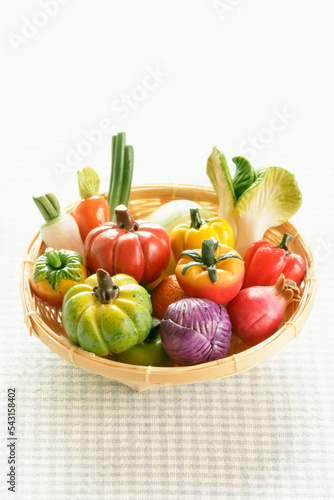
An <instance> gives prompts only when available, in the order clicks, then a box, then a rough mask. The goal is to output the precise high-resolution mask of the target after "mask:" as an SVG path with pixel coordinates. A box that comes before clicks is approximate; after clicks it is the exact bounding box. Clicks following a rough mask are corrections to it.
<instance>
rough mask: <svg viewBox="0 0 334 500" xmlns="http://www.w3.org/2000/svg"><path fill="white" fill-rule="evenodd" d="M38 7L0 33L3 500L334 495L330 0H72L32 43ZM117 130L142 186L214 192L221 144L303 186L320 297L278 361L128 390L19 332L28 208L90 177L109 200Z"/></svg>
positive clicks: (305, 225)
mask: <svg viewBox="0 0 334 500" xmlns="http://www.w3.org/2000/svg"><path fill="white" fill-rule="evenodd" d="M51 3H52V2H50V4H51ZM41 4H42V3H41V2H39V3H38V2H37V1H36V2H35V1H32V0H31V1H30V2H23V0H20V1H17V2H14V3H13V4H11V5H10V6H9V4H8V3H6V9H5V10H6V13H5V14H3V16H4V20H5V25H4V27H3V33H2V38H1V45H2V48H3V54H4V57H3V65H2V78H1V79H2V87H3V91H2V98H3V104H2V110H3V111H2V119H1V120H2V127H1V134H0V147H1V157H2V162H1V182H0V185H1V188H0V189H1V196H0V209H1V227H0V238H1V239H0V243H1V250H0V251H1V260H0V262H1V288H0V313H1V348H0V377H1V378H0V387H1V391H0V400H1V404H0V412H1V414H0V499H1V500H2V499H3V500H7V499H11V498H17V499H19V500H30V499H34V500H48V499H51V500H53V499H55V500H72V499H78V500H85V499H87V500H88V499H89V500H95V499H98V500H100V499H104V498H108V499H109V498H112V499H115V500H117V499H122V500H123V499H125V500H131V499H136V500H137V499H143V500H144V499H145V500H146V499H166V500H174V499H181V498H182V499H189V500H190V499H191V500H193V499H194V500H195V499H196V500H197V499H202V498H203V499H206V498H233V499H254V500H255V499H258V498H265V499H267V498H268V499H269V498H270V499H282V500H283V499H288V498H291V499H300V500H304V499H312V500H314V499H330V498H334V485H333V472H334V471H333V464H334V460H333V458H334V457H333V449H334V432H333V430H334V429H333V427H334V419H333V409H334V401H333V383H334V369H333V366H334V363H333V354H334V349H333V348H334V342H333V337H334V331H333V324H334V317H333V311H334V307H333V292H332V289H333V277H334V276H333V269H334V265H333V253H334V239H333V236H334V235H333V187H334V186H333V184H334V177H333V168H332V156H333V148H332V137H333V116H334V114H333V92H332V89H333V57H332V54H333V48H334V47H333V29H332V16H333V5H332V2H330V1H329V0H328V1H327V0H322V1H320V2H317V3H315V2H313V1H305V0H304V1H301V0H295V1H294V2H290V1H288V0H280V1H276V0H271V1H264V0H260V1H258V2H255V3H254V2H247V1H246V0H245V1H244V2H242V1H240V2H235V1H232V0H223V1H221V2H214V1H209V0H202V1H199V0H196V1H190V0H183V1H182V2H180V1H176V0H172V1H168V2H167V1H158V2H157V1H155V2H153V1H149V0H143V1H142V2H135V1H129V0H127V1H124V2H114V1H111V2H104V1H99V0H98V1H96V2H94V4H93V3H91V2H89V1H88V0H83V1H81V2H75V1H74V0H73V1H72V2H68V3H66V2H63V3H62V5H60V3H59V9H58V11H57V12H56V13H55V14H54V15H53V16H51V15H48V17H47V22H46V23H45V16H44V24H45V25H44V26H42V27H39V28H38V29H37V31H36V29H35V31H33V32H31V33H33V35H32V34H30V38H29V37H28V36H27V34H29V28H27V27H26V28H24V27H25V26H27V25H28V24H29V23H28V21H31V22H33V21H34V22H35V24H36V23H37V24H38V16H37V17H36V15H37V14H36V13H38V12H40V10H41V7H40V5H41ZM54 9H55V8H54ZM3 10H4V9H3ZM54 12H55V11H54ZM27 20H28V21H27ZM27 23H28V24H27ZM40 23H42V18H40ZM30 29H31V28H30ZM10 33H16V34H18V35H20V36H23V35H22V33H23V34H25V35H24V36H23V38H24V39H25V42H24V41H23V42H22V40H21V41H20V42H19V41H18V40H16V42H15V38H14V39H13V36H11V35H10ZM13 40H14V41H13ZM157 67H159V68H160V72H162V73H164V75H163V76H161V75H160V76H159V75H158V76H156V79H155V80H154V81H153V80H152V79H151V80H150V83H151V84H152V82H153V83H157V85H156V86H155V88H154V89H151V90H148V89H146V95H145V96H144V93H143V91H142V90H140V89H139V90H138V86H139V87H141V88H142V87H143V81H144V79H145V78H148V75H149V74H151V73H152V68H153V70H155V71H156V68H157ZM159 79H160V81H159ZM145 81H148V80H147V79H146V80H145ZM124 93H125V94H127V95H130V96H132V97H131V99H132V100H130V104H131V105H128V104H124V102H125V101H124V99H127V97H126V96H125V97H124V95H123V94H124ZM143 96H144V97H143ZM120 105H122V106H123V111H120V110H119V107H120ZM124 107H125V109H124ZM111 108H113V109H112V110H111ZM277 113H278V114H280V116H281V115H282V114H283V117H284V116H285V118H283V119H281V121H280V122H279V124H280V127H279V128H280V130H278V129H277V127H276V129H275V130H274V131H273V129H272V127H273V124H274V123H276V125H277V123H278V122H277V121H275V118H274V117H275V116H277ZM107 118H110V119H111V120H112V122H113V126H112V127H111V128H112V129H113V130H109V132H105V133H103V140H101V141H100V142H99V138H100V136H99V135H97V136H96V137H95V142H96V143H97V144H95V145H94V144H93V145H92V142H93V140H92V141H91V143H90V144H91V147H90V151H89V152H88V153H87V151H86V152H85V151H84V146H83V145H82V144H81V146H80V142H82V141H84V140H86V139H87V136H90V133H91V132H92V130H93V129H94V130H96V129H97V128H98V127H100V123H101V120H103V119H107ZM274 128H275V127H274ZM120 130H126V132H127V137H128V143H130V144H133V145H134V148H135V155H136V164H135V176H134V184H141V183H144V182H162V183H163V182H170V181H172V182H190V183H194V184H196V183H197V184H204V185H209V181H208V178H207V177H206V174H205V163H206V158H207V156H208V155H209V154H210V150H211V147H212V146H213V145H215V144H217V145H218V146H219V147H220V148H222V149H223V150H224V151H225V153H226V155H227V157H228V159H229V161H230V159H231V158H232V156H234V155H237V154H244V155H245V156H248V157H249V158H250V159H251V160H252V162H253V164H254V165H255V166H256V167H260V166H262V165H273V164H275V165H280V166H282V167H285V168H288V169H290V170H291V171H292V172H293V173H294V174H295V175H296V178H297V179H298V182H299V184H300V187H301V189H302V192H303V197H304V203H303V207H302V209H301V210H300V212H299V213H298V214H297V215H296V216H295V217H294V218H293V222H294V223H295V225H296V226H297V227H298V229H299V230H300V231H301V232H302V233H303V234H305V235H306V237H307V239H308V241H309V242H310V244H311V246H312V248H313V251H314V255H315V257H316V260H317V274H318V278H319V288H318V293H317V299H316V303H315V305H314V308H313V310H312V312H311V315H310V317H309V319H308V321H307V323H306V325H305V327H304V329H303V331H302V333H301V334H300V336H299V337H298V338H297V339H296V340H294V341H293V342H292V343H291V344H289V345H288V346H287V347H286V348H285V349H284V350H283V351H281V352H280V353H278V354H277V355H275V356H274V357H272V358H270V359H268V360H266V361H265V362H263V363H261V364H260V365H258V366H256V367H255V368H253V369H252V370H250V371H248V372H245V373H243V374H240V375H238V376H234V377H231V378H228V379H224V380H220V381H214V382H207V383H202V384H196V385H190V386H177V387H166V388H161V389H159V390H154V391H148V392H144V393H135V392H133V391H131V390H130V389H129V388H127V387H126V386H123V385H120V384H119V383H117V382H112V381H109V380H107V379H103V378H101V377H99V376H97V375H93V374H90V373H88V372H84V371H82V370H80V369H79V368H75V367H73V366H71V365H69V364H67V363H66V362H65V361H64V360H62V359H61V358H60V357H58V356H57V355H56V354H54V353H53V352H52V351H50V350H49V349H48V348H47V347H46V346H44V345H43V344H42V343H41V342H39V340H38V339H36V338H35V337H32V338H30V337H29V334H28V330H27V328H26V327H25V325H24V323H23V314H22V312H21V304H20V300H19V293H18V283H19V278H20V263H21V261H22V259H23V257H24V254H25V250H26V248H27V246H28V243H29V241H30V239H31V238H32V236H33V234H34V233H35V232H36V231H37V229H38V228H39V226H40V224H41V222H42V221H41V217H40V214H39V213H38V212H37V210H36V207H35V206H34V204H33V203H32V201H31V195H32V194H41V193H45V192H50V191H51V192H55V193H56V194H57V195H58V196H59V199H60V202H61V204H62V205H63V206H65V205H66V204H68V203H70V202H72V201H74V200H75V199H77V198H78V192H77V185H76V170H77V169H78V168H83V167H84V166H87V165H90V166H92V167H94V168H96V170H98V172H99V174H100V176H101V187H102V189H103V190H106V189H107V185H108V177H109V163H110V162H109V155H110V152H109V148H110V146H109V143H110V136H111V134H112V133H113V132H115V131H120ZM268 130H269V131H268ZM254 137H255V142H254ZM254 144H255V146H254ZM86 149H87V145H86ZM73 151H74V153H76V157H75V158H72V159H71V158H67V155H69V154H70V152H71V154H72V155H73ZM74 156H75V155H74ZM9 387H15V389H16V391H17V399H16V408H17V422H16V432H17V437H18V440H17V447H16V452H17V464H16V466H17V484H16V493H15V494H14V493H11V492H9V491H8V490H7V486H8V485H7V484H6V480H7V478H6V474H7V473H8V470H9V468H8V467H9V465H8V463H7V459H8V448H7V447H6V445H7V390H8V388H9Z"/></svg>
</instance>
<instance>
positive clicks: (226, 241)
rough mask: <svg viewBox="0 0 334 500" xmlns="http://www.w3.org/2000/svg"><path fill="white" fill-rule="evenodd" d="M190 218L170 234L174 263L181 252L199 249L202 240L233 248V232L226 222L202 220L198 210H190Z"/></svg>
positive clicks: (215, 219)
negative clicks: (209, 240)
mask: <svg viewBox="0 0 334 500" xmlns="http://www.w3.org/2000/svg"><path fill="white" fill-rule="evenodd" d="M190 217H191V220H190V221H189V222H187V223H185V224H180V225H178V226H176V227H175V228H174V229H173V231H172V232H171V234H170V239H171V245H172V250H173V254H174V257H175V260H176V262H177V261H178V258H179V255H180V253H181V252H183V251H184V250H193V249H196V248H201V247H202V242H203V241H204V240H208V239H214V240H218V241H219V243H221V244H223V245H228V246H229V247H232V248H233V247H234V235H233V230H232V227H231V226H230V224H229V223H228V222H227V221H226V220H224V219H221V218H220V217H211V218H210V219H208V220H202V219H201V216H200V213H199V210H198V208H191V209H190Z"/></svg>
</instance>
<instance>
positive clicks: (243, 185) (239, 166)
mask: <svg viewBox="0 0 334 500" xmlns="http://www.w3.org/2000/svg"><path fill="white" fill-rule="evenodd" d="M232 161H233V163H234V164H235V166H236V171H235V175H234V177H233V187H234V191H235V195H236V197H237V199H239V198H240V196H241V195H242V193H243V192H244V191H246V189H248V188H249V187H250V186H251V185H252V184H253V182H254V181H255V171H254V168H253V167H252V165H251V164H250V163H249V161H248V160H246V158H244V157H243V156H235V157H234V158H232Z"/></svg>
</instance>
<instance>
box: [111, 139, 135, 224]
mask: <svg viewBox="0 0 334 500" xmlns="http://www.w3.org/2000/svg"><path fill="white" fill-rule="evenodd" d="M133 166H134V153H133V147H132V146H126V137H125V132H119V133H118V134H117V135H114V136H113V138H112V149H111V174H110V185H109V191H108V203H109V208H110V216H111V220H115V216H114V211H115V208H116V207H117V206H118V205H125V206H127V205H128V201H129V196H130V190H131V183H132V176H133Z"/></svg>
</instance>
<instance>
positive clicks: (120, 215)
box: [85, 205, 171, 284]
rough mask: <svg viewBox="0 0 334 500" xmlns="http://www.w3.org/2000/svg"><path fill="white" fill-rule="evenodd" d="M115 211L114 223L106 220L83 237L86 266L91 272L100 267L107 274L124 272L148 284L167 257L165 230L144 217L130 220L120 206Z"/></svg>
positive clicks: (123, 208) (163, 268)
mask: <svg viewBox="0 0 334 500" xmlns="http://www.w3.org/2000/svg"><path fill="white" fill-rule="evenodd" d="M115 214H116V222H107V223H106V224H103V225H102V226H99V227H97V228H96V229H93V231H91V232H90V233H89V235H88V236H87V238H86V241H85V256H86V259H87V266H88V267H89V269H90V270H91V271H92V272H94V271H96V269H97V268H98V267H102V268H103V269H105V270H106V271H108V272H109V273H110V274H118V273H124V274H128V275H130V276H132V277H133V278H135V279H136V280H137V281H138V282H139V283H140V284H146V283H151V282H152V281H154V280H156V279H157V278H159V276H160V275H161V274H162V272H163V271H164V270H165V269H166V267H167V265H168V262H169V259H170V255H171V248H170V239H169V236H168V234H167V232H166V230H165V229H164V228H163V227H161V226H158V225H157V224H153V223H151V222H147V221H144V220H138V221H134V220H133V219H132V217H131V215H130V213H129V211H128V209H127V208H126V207H125V206H124V205H119V206H118V207H117V208H116V210H115Z"/></svg>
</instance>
